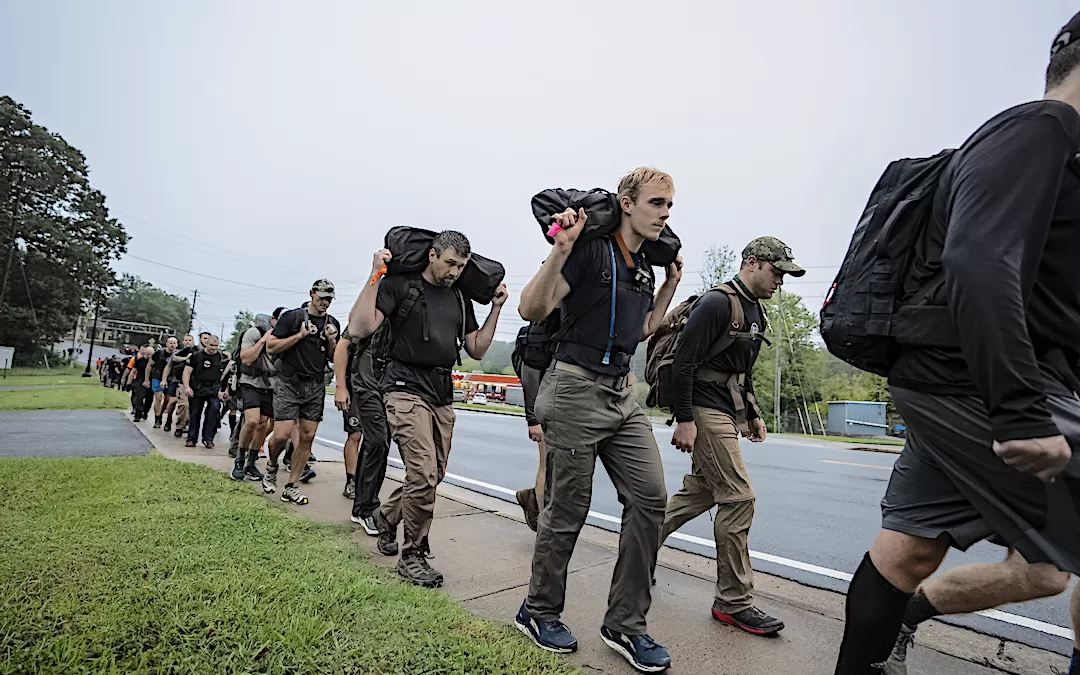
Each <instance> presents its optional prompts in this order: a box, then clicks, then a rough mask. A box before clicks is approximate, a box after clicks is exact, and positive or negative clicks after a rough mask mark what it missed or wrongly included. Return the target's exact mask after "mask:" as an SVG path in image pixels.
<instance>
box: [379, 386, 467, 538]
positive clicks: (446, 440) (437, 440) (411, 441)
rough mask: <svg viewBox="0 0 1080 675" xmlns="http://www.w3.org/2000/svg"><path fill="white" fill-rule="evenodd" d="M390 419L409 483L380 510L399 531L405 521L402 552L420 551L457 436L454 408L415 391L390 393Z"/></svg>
mask: <svg viewBox="0 0 1080 675" xmlns="http://www.w3.org/2000/svg"><path fill="white" fill-rule="evenodd" d="M385 401H386V420H387V422H388V423H389V425H390V435H391V437H392V438H393V439H394V442H395V443H397V446H398V453H399V454H400V455H401V461H402V462H403V463H404V464H405V482H404V483H403V484H402V485H400V486H398V487H397V489H395V490H394V492H393V493H392V494H391V495H390V499H389V500H387V502H386V504H384V505H383V507H382V514H383V516H385V517H386V519H387V520H388V521H389V522H390V524H391V525H393V526H394V528H395V529H396V528H397V526H398V524H399V523H402V522H404V523H405V540H404V543H403V545H402V547H401V555H403V556H404V555H405V554H407V553H411V552H414V551H417V550H422V548H423V547H424V546H425V545H426V539H427V535H428V532H429V531H430V530H431V519H432V518H433V517H434V515H435V487H436V486H437V485H438V484H439V483H441V482H442V479H443V477H444V476H445V475H446V460H447V458H448V457H449V456H450V441H451V439H452V438H453V435H454V420H455V418H456V416H455V415H454V408H453V406H449V405H443V406H436V405H432V404H430V403H428V402H427V401H425V400H424V399H422V398H420V397H419V396H416V395H415V394H406V393H403V392H390V393H388V394H387V395H386V397H385Z"/></svg>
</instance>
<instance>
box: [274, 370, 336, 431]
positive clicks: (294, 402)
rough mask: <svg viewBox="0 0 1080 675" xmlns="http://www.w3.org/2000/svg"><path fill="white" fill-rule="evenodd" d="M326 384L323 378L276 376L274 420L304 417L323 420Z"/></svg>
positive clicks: (280, 420)
mask: <svg viewBox="0 0 1080 675" xmlns="http://www.w3.org/2000/svg"><path fill="white" fill-rule="evenodd" d="M325 398H326V384H325V383H324V382H323V379H322V378H321V377H320V378H317V379H314V380H302V379H299V378H293V377H285V376H283V375H278V376H277V377H275V378H274V421H275V422H285V421H288V420H295V419H302V420H310V421H312V422H321V421H322V417H323V399H325Z"/></svg>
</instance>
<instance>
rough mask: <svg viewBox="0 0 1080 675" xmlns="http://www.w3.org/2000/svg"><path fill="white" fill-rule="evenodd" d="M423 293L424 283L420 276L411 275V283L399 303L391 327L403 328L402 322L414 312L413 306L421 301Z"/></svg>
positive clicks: (394, 328)
mask: <svg viewBox="0 0 1080 675" xmlns="http://www.w3.org/2000/svg"><path fill="white" fill-rule="evenodd" d="M423 294H424V283H423V282H422V281H421V280H420V277H417V276H414V277H411V278H410V279H409V285H408V286H407V287H406V289H405V297H404V298H402V299H401V302H400V303H398V306H397V311H396V312H394V320H393V322H391V325H390V328H391V329H393V330H398V329H399V328H401V324H402V323H404V322H405V319H407V318H408V316H409V314H411V313H412V310H413V307H415V306H416V303H417V302H419V301H420V296H422V295H423Z"/></svg>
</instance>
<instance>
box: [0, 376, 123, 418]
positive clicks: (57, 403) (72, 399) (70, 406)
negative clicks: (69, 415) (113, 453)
mask: <svg viewBox="0 0 1080 675" xmlns="http://www.w3.org/2000/svg"><path fill="white" fill-rule="evenodd" d="M2 382H3V381H2V380H0V387H2V386H5V385H3V384H2ZM130 406H131V394H129V393H128V392H124V391H118V390H116V389H106V388H105V387H102V386H101V383H100V382H99V383H98V386H96V387H83V386H78V385H73V386H63V387H58V388H44V387H42V388H38V389H22V390H18V391H0V411H3V410H112V409H124V408H128V407H130Z"/></svg>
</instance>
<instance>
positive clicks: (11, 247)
mask: <svg viewBox="0 0 1080 675" xmlns="http://www.w3.org/2000/svg"><path fill="white" fill-rule="evenodd" d="M21 178H22V173H17V174H15V178H14V179H13V180H12V181H11V192H12V194H13V196H14V203H13V204H12V206H11V220H10V221H9V222H8V228H9V229H8V232H9V234H8V240H7V246H8V250H7V260H5V261H4V274H3V277H0V309H3V308H4V301H5V300H6V299H7V282H8V276H10V273H11V263H12V258H13V257H14V256H15V240H16V239H17V237H16V236H15V235H16V231H15V219H16V217H17V216H18V213H19V200H20V197H21V195H20V194H19V193H18V192H17V191H16V188H18V187H19V180H20V179H21Z"/></svg>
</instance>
